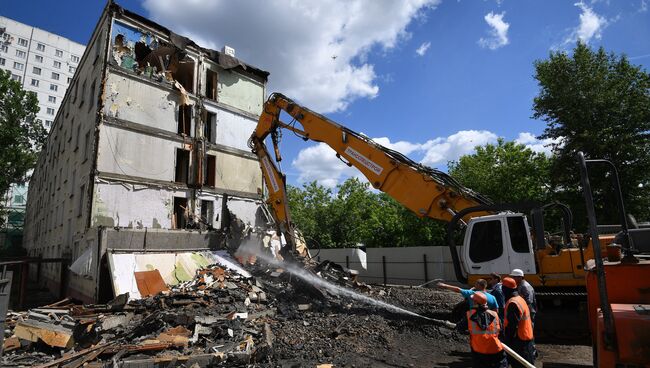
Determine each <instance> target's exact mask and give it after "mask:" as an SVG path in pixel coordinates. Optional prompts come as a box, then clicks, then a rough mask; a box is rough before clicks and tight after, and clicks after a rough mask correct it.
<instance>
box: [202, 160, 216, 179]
mask: <svg viewBox="0 0 650 368" xmlns="http://www.w3.org/2000/svg"><path fill="white" fill-rule="evenodd" d="M216 166H217V157H216V156H214V155H206V156H205V176H204V177H203V185H206V186H209V187H214V185H215V173H216V170H215V168H216Z"/></svg>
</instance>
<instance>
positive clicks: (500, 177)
mask: <svg viewBox="0 0 650 368" xmlns="http://www.w3.org/2000/svg"><path fill="white" fill-rule="evenodd" d="M448 166H449V174H450V175H451V176H453V177H454V178H456V179H457V180H458V181H459V182H460V183H462V184H463V185H464V186H466V187H468V188H471V189H473V190H474V191H476V192H479V193H481V194H483V195H485V196H487V197H488V198H490V199H492V200H493V201H494V202H496V203H514V202H526V201H539V202H547V201H548V200H549V194H550V186H549V184H548V177H549V172H550V167H551V159H550V158H549V157H547V156H546V155H545V154H543V153H538V152H534V151H532V150H531V149H530V148H527V147H526V146H524V145H522V144H517V143H515V142H505V141H504V140H503V139H499V140H498V142H497V144H486V145H485V146H479V147H476V153H474V154H470V155H464V156H462V157H461V158H459V159H458V161H451V162H450V163H449V165H448Z"/></svg>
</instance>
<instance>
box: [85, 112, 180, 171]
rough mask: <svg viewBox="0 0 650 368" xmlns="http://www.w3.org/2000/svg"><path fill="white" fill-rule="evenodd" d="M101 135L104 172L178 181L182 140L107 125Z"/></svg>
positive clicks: (101, 168)
mask: <svg viewBox="0 0 650 368" xmlns="http://www.w3.org/2000/svg"><path fill="white" fill-rule="evenodd" d="M99 134H100V138H99V154H98V156H99V157H98V159H97V170H99V171H100V172H109V173H115V174H121V175H130V176H135V177H145V178H150V179H157V180H164V181H170V182H171V181H174V174H175V168H174V162H175V161H176V148H181V147H182V144H181V143H174V142H169V141H168V140H165V139H161V138H157V137H153V136H150V135H145V134H133V132H131V131H128V130H124V129H121V128H118V127H113V126H107V125H104V126H102V128H101V129H100V133H99Z"/></svg>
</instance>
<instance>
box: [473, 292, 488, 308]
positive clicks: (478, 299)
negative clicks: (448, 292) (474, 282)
mask: <svg viewBox="0 0 650 368" xmlns="http://www.w3.org/2000/svg"><path fill="white" fill-rule="evenodd" d="M472 300H473V301H474V303H476V304H477V305H484V304H487V297H486V296H485V294H483V293H482V292H480V291H477V292H475V293H474V294H472Z"/></svg>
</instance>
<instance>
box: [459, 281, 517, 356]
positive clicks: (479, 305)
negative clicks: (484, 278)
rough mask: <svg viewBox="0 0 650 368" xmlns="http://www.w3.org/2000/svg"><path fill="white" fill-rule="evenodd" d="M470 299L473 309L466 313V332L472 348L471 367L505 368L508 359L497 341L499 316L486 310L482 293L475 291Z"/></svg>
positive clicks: (499, 326)
mask: <svg viewBox="0 0 650 368" xmlns="http://www.w3.org/2000/svg"><path fill="white" fill-rule="evenodd" d="M471 298H472V301H473V302H474V303H473V304H474V308H472V310H470V311H468V312H467V330H468V332H469V344H470V346H471V348H472V367H474V368H507V367H508V359H507V358H506V353H505V351H504V350H503V346H502V345H501V341H499V332H500V331H501V322H500V320H499V315H498V314H497V312H495V311H492V310H489V309H488V305H487V297H486V296H485V294H484V293H483V292H481V291H477V292H476V293H474V294H472V296H471Z"/></svg>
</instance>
